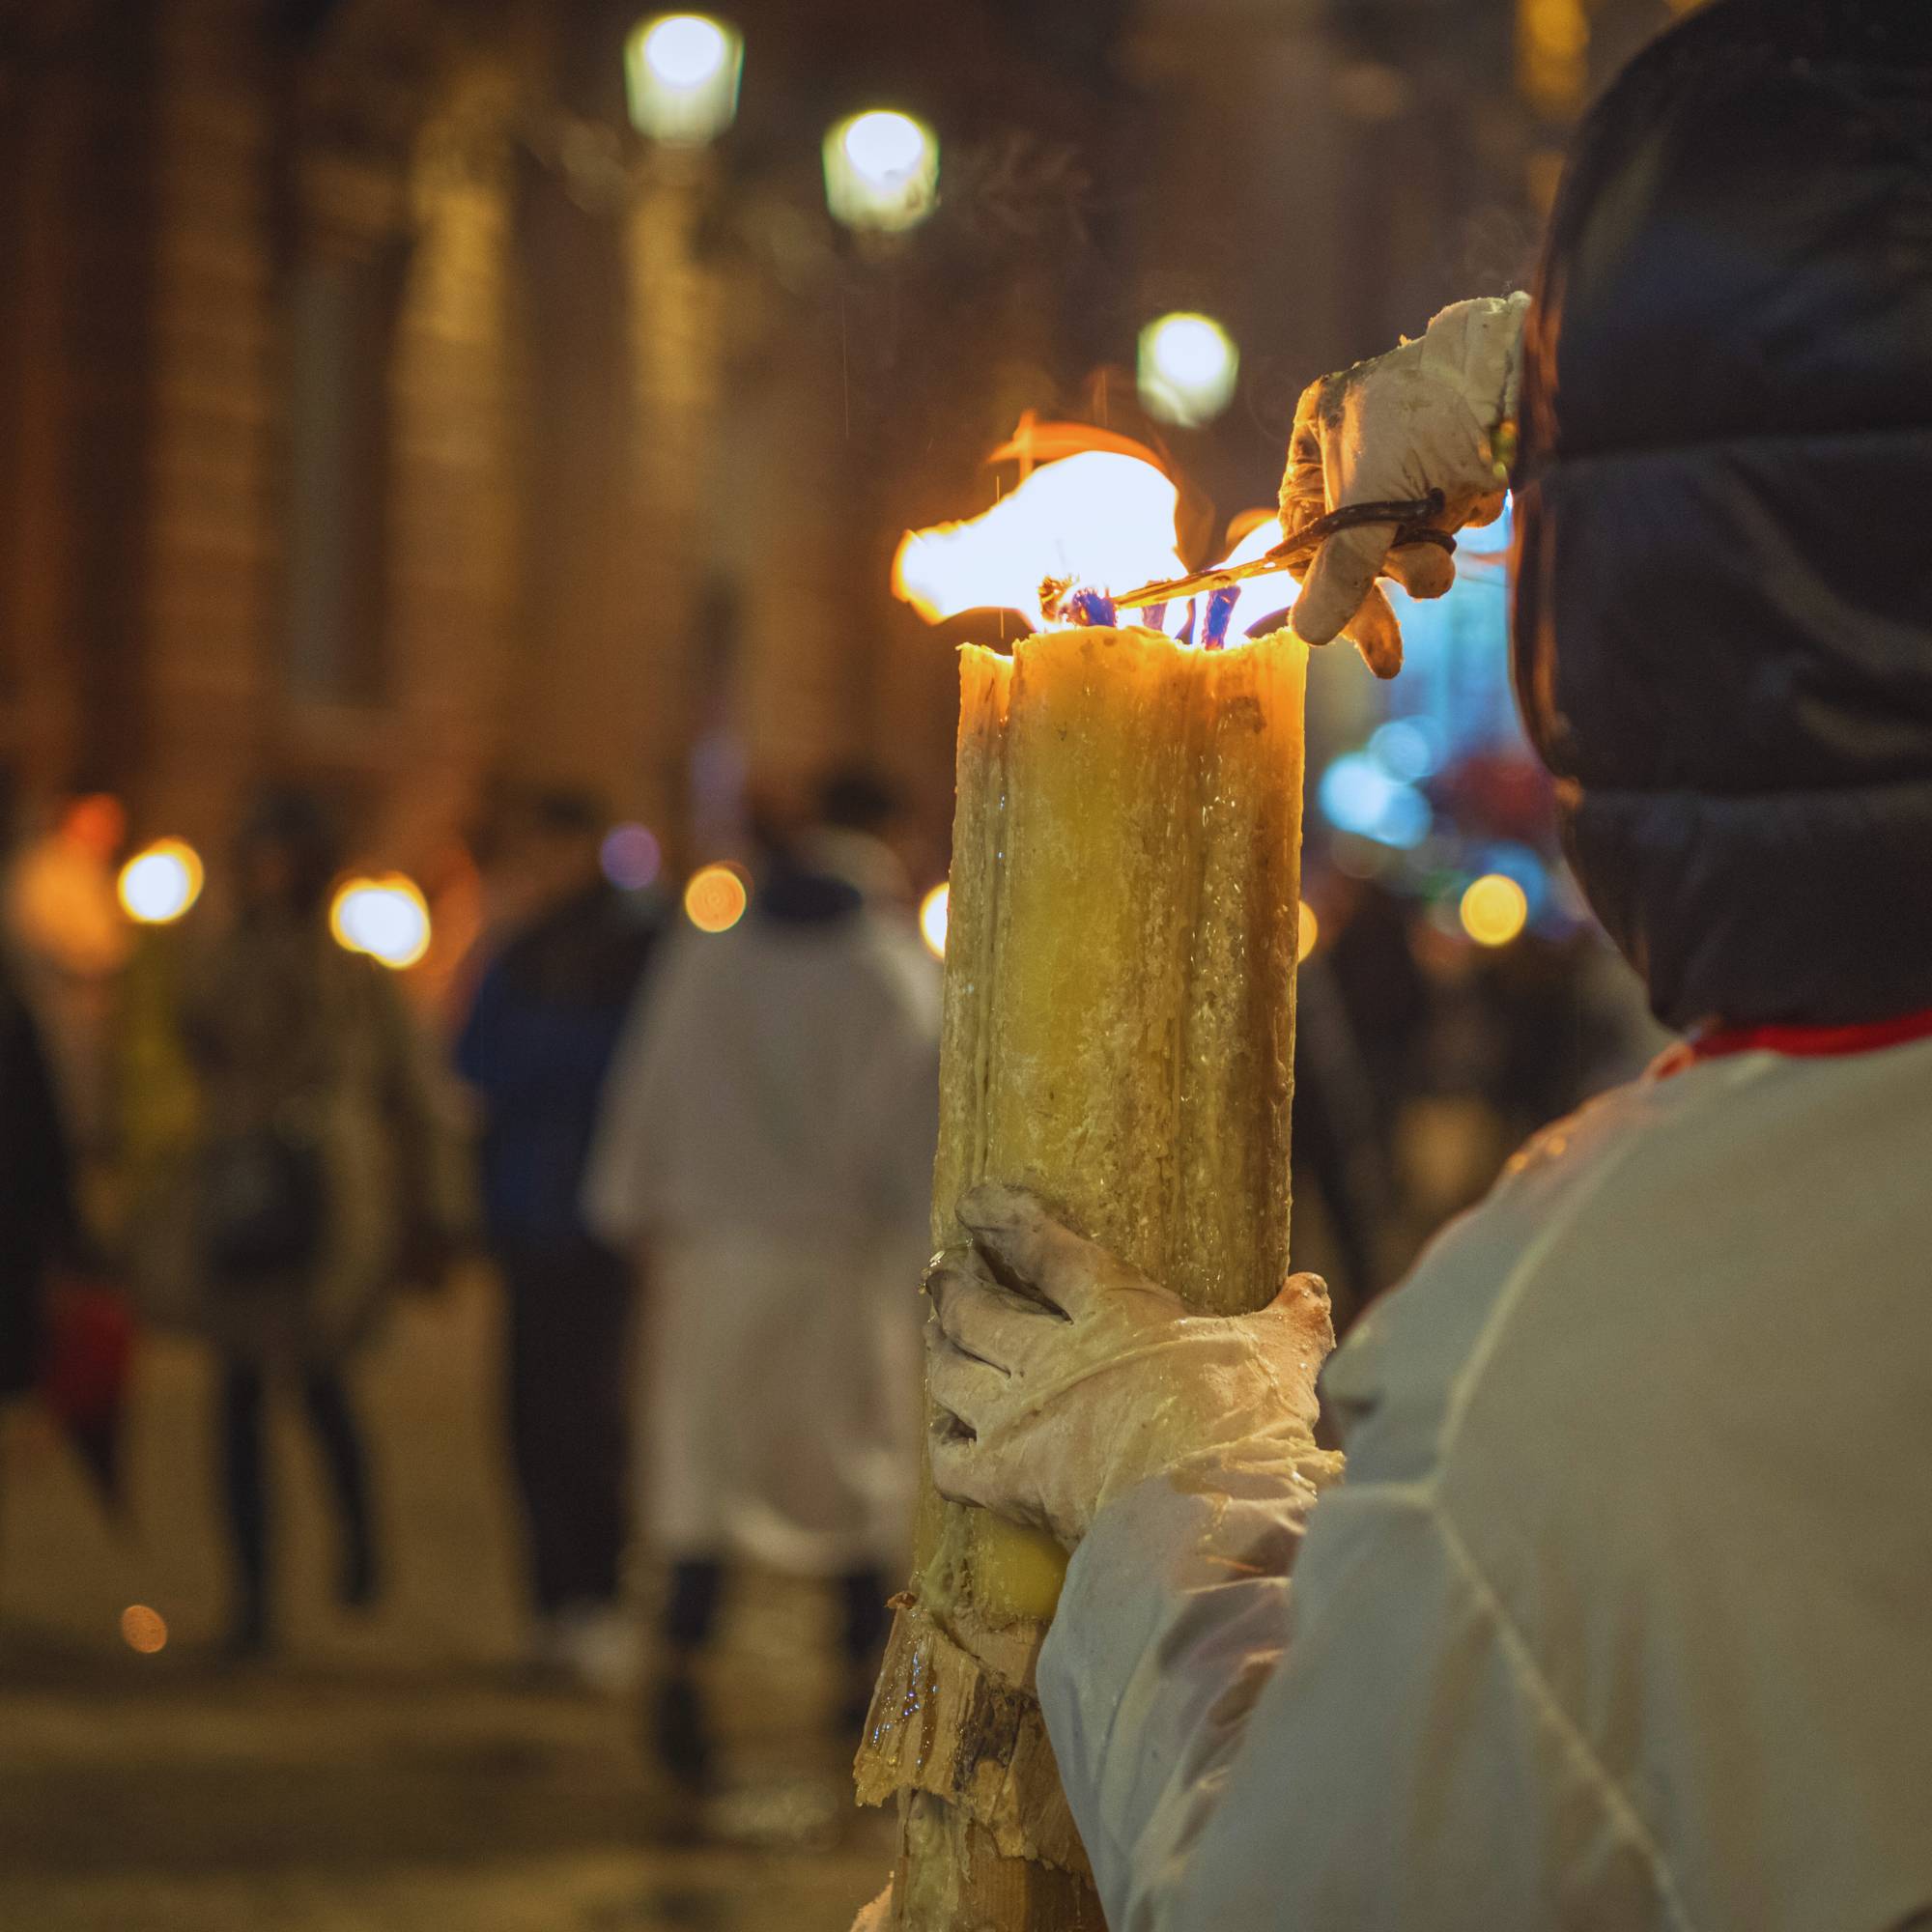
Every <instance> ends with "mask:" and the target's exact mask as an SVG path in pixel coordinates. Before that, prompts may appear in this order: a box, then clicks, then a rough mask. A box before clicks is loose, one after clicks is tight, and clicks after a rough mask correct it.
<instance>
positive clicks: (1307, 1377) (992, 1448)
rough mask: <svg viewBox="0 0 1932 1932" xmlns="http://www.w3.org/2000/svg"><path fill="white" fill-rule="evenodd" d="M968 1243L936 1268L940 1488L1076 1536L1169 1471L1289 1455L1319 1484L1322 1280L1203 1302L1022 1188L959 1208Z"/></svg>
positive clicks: (1327, 1470) (931, 1287) (930, 1327)
mask: <svg viewBox="0 0 1932 1932" xmlns="http://www.w3.org/2000/svg"><path fill="white" fill-rule="evenodd" d="M958 1213H959V1219H960V1221H961V1222H962V1223H963V1224H964V1225H965V1227H966V1228H967V1230H968V1231H969V1232H970V1233H971V1235H972V1236H973V1239H972V1241H971V1243H970V1244H964V1245H961V1246H958V1247H953V1248H948V1249H946V1250H944V1251H943V1252H942V1253H941V1254H939V1255H937V1256H935V1257H934V1259H933V1263H932V1264H931V1266H930V1267H929V1268H928V1269H927V1270H926V1283H925V1286H926V1293H927V1294H928V1295H929V1296H930V1297H931V1301H932V1313H931V1316H930V1318H929V1320H928V1321H927V1324H926V1377H927V1380H926V1385H927V1387H928V1389H929V1390H930V1391H931V1395H932V1403H933V1424H932V1441H931V1454H932V1473H933V1480H934V1482H935V1483H936V1484H937V1485H938V1488H939V1491H940V1493H941V1494H942V1495H946V1496H951V1497H952V1499H953V1500H955V1501H957V1502H970V1503H979V1504H980V1505H982V1506H983V1507H985V1508H987V1509H990V1510H994V1511H996V1512H997V1513H998V1514H1000V1515H1002V1516H1007V1517H1011V1518H1013V1519H1014V1520H1018V1521H1021V1522H1027V1523H1032V1524H1034V1525H1035V1526H1036V1527H1037V1528H1041V1529H1045V1530H1047V1531H1049V1532H1050V1533H1051V1534H1052V1535H1053V1536H1055V1537H1057V1538H1058V1539H1059V1541H1060V1542H1061V1543H1062V1544H1064V1545H1065V1547H1066V1548H1069V1549H1070V1548H1073V1546H1074V1545H1075V1544H1077V1543H1078V1542H1079V1541H1080V1539H1081V1538H1082V1537H1083V1536H1084V1535H1085V1534H1086V1532H1087V1529H1088V1526H1089V1525H1090V1524H1091V1523H1092V1522H1093V1520H1094V1515H1095V1514H1096V1513H1097V1512H1098V1511H1099V1510H1100V1509H1101V1508H1103V1507H1104V1506H1105V1505H1106V1504H1107V1503H1108V1502H1109V1501H1110V1500H1111V1499H1112V1498H1113V1497H1115V1496H1117V1495H1120V1494H1122V1493H1123V1492H1125V1491H1127V1490H1130V1489H1132V1488H1134V1487H1135V1486H1136V1485H1137V1484H1139V1483H1142V1482H1145V1481H1146V1480H1147V1479H1148V1478H1149V1477H1151V1476H1157V1475H1162V1474H1174V1475H1179V1474H1181V1473H1182V1472H1188V1479H1189V1480H1197V1479H1198V1480H1199V1481H1201V1482H1203V1483H1204V1484H1205V1483H1211V1482H1212V1480H1213V1472H1214V1470H1215V1469H1216V1468H1223V1469H1225V1468H1234V1467H1249V1466H1262V1465H1268V1466H1274V1465H1282V1464H1287V1465H1292V1466H1293V1467H1294V1468H1295V1469H1296V1470H1297V1471H1300V1472H1302V1473H1303V1474H1305V1475H1306V1477H1307V1479H1308V1480H1309V1481H1310V1483H1311V1484H1315V1483H1319V1482H1321V1480H1323V1479H1324V1478H1325V1476H1327V1475H1329V1474H1332V1473H1333V1465H1334V1464H1335V1463H1337V1462H1338V1460H1339V1459H1335V1458H1332V1457H1328V1456H1327V1455H1326V1454H1325V1452H1323V1451H1321V1450H1319V1449H1317V1448H1316V1446H1315V1438H1314V1428H1315V1414H1316V1395H1315V1378H1316V1376H1317V1374H1318V1373H1319V1372H1320V1370H1321V1364H1322V1361H1323V1359H1324V1358H1325V1357H1326V1355H1327V1353H1328V1351H1329V1350H1330V1349H1331V1348H1332V1347H1333V1346H1334V1340H1335V1338H1334V1331H1333V1329H1332V1328H1331V1327H1330V1326H1329V1321H1328V1291H1327V1290H1326V1288H1325V1287H1323V1285H1322V1283H1321V1279H1320V1277H1319V1276H1316V1275H1312V1274H1298V1275H1292V1276H1291V1277H1290V1278H1289V1280H1288V1283H1287V1285H1286V1286H1285V1287H1284V1288H1283V1289H1282V1291H1281V1293H1279V1294H1278V1295H1277V1296H1276V1297H1275V1298H1274V1300H1273V1301H1271V1302H1270V1303H1269V1304H1268V1305H1267V1307H1265V1308H1264V1309H1261V1310H1259V1311H1258V1312H1256V1313H1255V1314H1253V1315H1233V1316H1218V1315H1197V1314H1195V1313H1193V1312H1192V1311H1191V1310H1189V1309H1188V1307H1187V1306H1186V1304H1185V1303H1183V1302H1182V1301H1181V1300H1180V1299H1179V1297H1178V1296H1176V1295H1174V1294H1171V1293H1168V1291H1167V1290H1166V1289H1164V1288H1160V1287H1157V1286H1156V1285H1155V1284H1154V1283H1152V1282H1151V1281H1150V1280H1148V1278H1147V1277H1146V1276H1145V1275H1143V1274H1141V1273H1140V1272H1139V1271H1138V1270H1136V1269H1134V1268H1131V1267H1129V1266H1128V1265H1127V1264H1125V1263H1124V1262H1122V1261H1120V1260H1118V1259H1117V1258H1116V1257H1115V1256H1113V1255H1111V1254H1109V1253H1108V1252H1107V1251H1106V1250H1105V1249H1104V1248H1101V1247H1097V1246H1095V1245H1094V1242H1092V1241H1089V1240H1086V1239H1084V1238H1082V1236H1079V1235H1076V1234H1074V1233H1073V1232H1072V1230H1071V1229H1069V1228H1066V1227H1064V1226H1063V1225H1062V1224H1061V1223H1060V1222H1058V1221H1056V1220H1055V1219H1054V1218H1053V1217H1052V1215H1051V1214H1050V1213H1049V1212H1048V1211H1047V1209H1046V1208H1044V1207H1043V1206H1042V1205H1041V1204H1040V1202H1039V1201H1038V1200H1037V1197H1035V1196H1034V1195H1032V1194H1030V1193H1028V1192H1027V1191H1026V1190H1025V1189H1023V1188H1017V1187H1005V1186H997V1185H986V1186H981V1187H976V1188H975V1189H974V1190H973V1191H972V1192H971V1193H970V1194H968V1195H967V1196H966V1198H965V1199H964V1200H963V1201H961V1202H960V1204H959V1209H958Z"/></svg>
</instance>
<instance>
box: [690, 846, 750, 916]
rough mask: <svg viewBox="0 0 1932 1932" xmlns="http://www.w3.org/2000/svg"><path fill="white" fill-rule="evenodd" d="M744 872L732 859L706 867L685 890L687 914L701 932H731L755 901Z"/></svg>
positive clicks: (696, 873)
mask: <svg viewBox="0 0 1932 1932" xmlns="http://www.w3.org/2000/svg"><path fill="white" fill-rule="evenodd" d="M751 897H752V895H751V894H750V893H749V892H748V891H747V890H746V886H745V877H744V873H743V871H742V870H741V869H740V868H739V867H736V866H733V865H731V864H729V863H728V862H723V861H721V862H720V863H719V864H718V865H715V866H703V867H699V868H698V869H697V870H696V871H695V872H694V873H693V874H692V875H691V883H690V884H689V885H687V886H686V887H685V889H684V913H685V917H686V918H687V919H688V920H690V921H691V923H692V924H693V925H695V926H696V928H697V929H698V931H699V932H729V931H730V930H731V928H732V927H733V926H734V925H736V924H737V923H738V922H739V921H740V920H741V919H743V918H744V917H745V908H746V906H748V905H749V904H750V903H751Z"/></svg>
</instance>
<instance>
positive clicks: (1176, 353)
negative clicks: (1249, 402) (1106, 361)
mask: <svg viewBox="0 0 1932 1932" xmlns="http://www.w3.org/2000/svg"><path fill="white" fill-rule="evenodd" d="M1240 368H1241V353H1240V351H1239V350H1238V349H1236V347H1235V342H1234V338H1233V337H1232V336H1231V335H1230V334H1229V333H1228V331H1227V330H1226V329H1225V328H1223V327H1221V325H1220V324H1219V323H1218V322H1216V321H1215V320H1214V319H1213V317H1212V316H1208V315H1193V314H1187V313H1181V314H1177V315H1164V316H1162V317H1160V319H1159V320H1158V321H1156V322H1151V323H1149V324H1148V326H1147V327H1145V328H1144V329H1142V330H1141V339H1140V361H1139V370H1138V377H1139V384H1140V392H1141V401H1142V402H1143V403H1144V404H1146V406H1147V408H1148V411H1149V412H1150V413H1151V414H1153V415H1156V416H1158V417H1159V418H1160V419H1161V421H1162V422H1171V423H1179V425H1180V426H1181V427H1182V428H1183V429H1198V428H1199V427H1200V426H1201V425H1202V424H1203V423H1210V422H1212V421H1213V420H1214V418H1215V417H1216V416H1218V415H1219V414H1220V413H1221V412H1222V411H1223V410H1225V409H1226V408H1227V407H1228V405H1229V404H1230V403H1231V402H1233V401H1234V398H1235V379H1236V376H1237V375H1239V373H1240Z"/></svg>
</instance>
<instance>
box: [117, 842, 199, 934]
mask: <svg viewBox="0 0 1932 1932" xmlns="http://www.w3.org/2000/svg"><path fill="white" fill-rule="evenodd" d="M201 883H202V869H201V855H200V854H199V853H197V852H196V851H195V849H194V847H193V846H192V845H190V844H188V843H187V841H186V840H185V839H183V838H158V839H156V841H155V843H154V844H152V845H150V846H148V847H147V849H146V850H145V851H141V852H137V853H135V854H134V856H133V857H132V858H131V859H129V860H128V863H127V864H126V865H125V866H123V867H121V877H120V881H119V883H118V886H117V888H116V890H117V891H118V892H119V894H120V898H121V910H122V911H123V912H125V913H126V914H127V915H128V918H129V919H131V920H135V921H137V922H139V923H141V924H142V925H166V924H168V923H171V922H172V921H174V920H178V919H180V918H181V916H182V915H183V914H184V913H185V912H186V911H187V910H188V908H189V907H190V906H192V905H193V904H194V902H195V900H196V899H198V898H199V897H200V896H201Z"/></svg>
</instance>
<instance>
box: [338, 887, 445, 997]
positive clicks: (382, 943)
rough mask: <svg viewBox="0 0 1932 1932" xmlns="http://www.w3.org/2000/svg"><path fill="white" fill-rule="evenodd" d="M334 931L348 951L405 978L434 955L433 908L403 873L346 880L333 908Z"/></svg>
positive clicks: (339, 890) (340, 888)
mask: <svg viewBox="0 0 1932 1932" xmlns="http://www.w3.org/2000/svg"><path fill="white" fill-rule="evenodd" d="M328 929H329V931H330V932H331V933H333V934H334V936H335V943H336V944H337V945H338V946H340V947H342V948H344V949H345V950H346V951H348V952H366V953H367V954H368V955H369V956H370V958H372V959H374V960H377V961H378V962H380V963H381V964H382V965H384V966H387V967H389V968H390V969H391V970H392V971H394V972H398V973H400V972H402V971H403V970H404V969H405V968H406V967H410V966H413V965H414V964H415V963H416V961H417V960H419V959H420V958H421V957H422V956H423V954H424V953H426V952H428V951H429V937H430V929H429V905H428V903H427V901H425V899H424V898H423V895H422V894H421V892H420V891H418V889H417V888H416V885H415V883H414V881H413V880H411V879H406V878H405V877H404V876H403V875H402V873H400V872H389V873H386V874H385V875H384V876H383V877H382V878H377V879H345V880H344V881H343V882H342V884H341V886H340V887H338V888H337V890H336V894H335V898H334V900H333V902H332V903H331V904H330V906H329V908H328Z"/></svg>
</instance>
